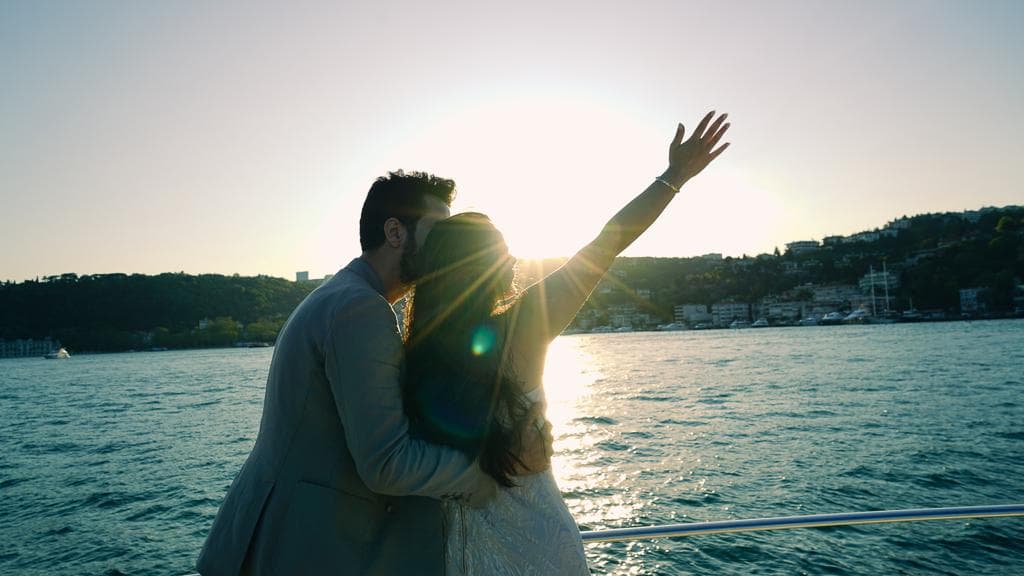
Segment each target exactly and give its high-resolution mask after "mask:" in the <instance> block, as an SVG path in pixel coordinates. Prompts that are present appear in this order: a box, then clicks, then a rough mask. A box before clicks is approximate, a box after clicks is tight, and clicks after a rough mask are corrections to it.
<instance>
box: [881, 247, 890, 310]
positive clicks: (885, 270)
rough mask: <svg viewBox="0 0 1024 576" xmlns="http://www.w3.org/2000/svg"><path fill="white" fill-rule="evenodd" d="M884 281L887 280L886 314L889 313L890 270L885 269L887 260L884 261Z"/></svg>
mask: <svg viewBox="0 0 1024 576" xmlns="http://www.w3.org/2000/svg"><path fill="white" fill-rule="evenodd" d="M882 279H883V280H885V313H886V314H888V313H889V270H888V268H886V267H885V260H882Z"/></svg>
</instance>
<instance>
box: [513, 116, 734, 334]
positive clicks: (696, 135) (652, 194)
mask: <svg viewBox="0 0 1024 576" xmlns="http://www.w3.org/2000/svg"><path fill="white" fill-rule="evenodd" d="M714 115H715V113H714V112H709V113H708V114H707V115H706V116H704V118H703V119H702V120H701V121H700V124H698V125H697V129H696V130H694V131H693V133H692V134H691V135H690V137H689V138H687V139H685V140H684V137H685V131H686V130H685V128H684V127H683V125H682V124H680V125H679V127H678V128H677V129H676V134H675V137H674V138H672V143H671V144H670V145H669V149H668V169H667V170H665V172H664V173H663V174H662V175H661V176H659V177H658V178H655V180H654V182H653V183H652V184H651V185H650V186H648V187H647V189H646V190H644V191H643V192H641V193H640V195H639V196H637V197H636V198H634V199H633V200H632V201H630V203H629V204H626V206H625V207H623V208H622V209H621V210H619V212H618V213H617V214H616V215H615V216H613V217H612V219H611V220H609V221H608V223H607V224H605V226H604V228H603V229H602V230H601V233H600V234H598V236H597V238H595V239H594V240H593V241H592V242H591V243H590V244H587V245H586V246H585V247H584V248H583V249H582V250H580V251H579V252H578V253H576V255H575V256H573V257H572V258H571V259H569V261H568V262H566V264H565V265H564V266H562V267H561V268H559V269H558V270H556V271H555V272H552V273H551V274H549V275H548V276H547V277H545V278H544V279H543V280H541V281H540V282H538V283H537V284H534V285H533V286H530V287H529V288H528V289H527V290H526V292H525V294H524V295H523V299H522V300H521V306H522V309H521V311H520V314H519V322H520V323H521V325H522V326H523V327H526V326H529V325H533V327H534V330H528V331H529V332H533V334H531V335H530V336H529V337H530V338H533V339H537V338H545V339H546V340H547V341H550V340H552V339H554V338H555V337H556V336H558V334H559V333H560V332H561V331H562V330H564V329H565V327H566V326H568V324H569V322H571V321H572V319H573V317H574V316H575V315H576V312H577V311H579V309H580V306H582V305H583V303H584V302H586V300H587V298H588V297H589V296H590V293H591V292H592V291H593V290H594V287H595V286H597V283H598V282H599V281H600V280H601V277H602V276H604V274H605V272H607V271H608V268H609V267H610V266H611V265H612V262H613V261H614V260H615V257H616V256H618V255H619V254H620V253H621V252H622V251H623V250H625V249H626V248H627V247H628V246H629V245H630V244H632V243H633V241H634V240H636V239H637V238H639V237H640V235H641V234H643V233H644V231H646V230H647V229H648V228H649V227H650V226H651V224H653V223H654V221H655V220H657V219H658V217H659V216H661V213H662V212H663V211H664V210H665V207H666V206H668V204H669V202H671V201H672V199H673V198H674V197H675V195H676V194H677V193H678V192H679V189H680V188H681V187H682V186H683V184H685V183H686V182H687V181H688V180H690V178H693V177H694V176H696V175H697V174H699V173H700V172H701V170H703V169H704V168H705V167H706V166H707V165H708V164H709V163H711V161H712V160H714V159H715V158H717V157H718V156H719V155H720V154H721V153H722V152H724V151H725V149H726V148H728V147H729V144H728V143H726V144H722V145H721V146H719V147H717V148H716V146H717V145H718V142H719V141H720V140H721V139H722V136H723V135H724V134H725V132H726V130H728V129H729V124H728V123H725V119H726V117H727V116H728V115H727V114H722V115H720V116H718V118H716V119H714V121H713V122H712V118H714ZM537 332H541V334H537ZM545 343H546V342H545Z"/></svg>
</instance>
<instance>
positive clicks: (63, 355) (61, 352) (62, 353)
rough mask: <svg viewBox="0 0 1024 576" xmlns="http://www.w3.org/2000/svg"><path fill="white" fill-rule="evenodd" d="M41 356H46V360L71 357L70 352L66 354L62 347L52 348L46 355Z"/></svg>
mask: <svg viewBox="0 0 1024 576" xmlns="http://www.w3.org/2000/svg"><path fill="white" fill-rule="evenodd" d="M43 358H46V359H47V360H66V359H68V358H71V354H68V351H67V350H65V349H64V348H63V347H62V348H60V349H59V350H54V351H53V352H50V353H49V354H47V355H46V356H43Z"/></svg>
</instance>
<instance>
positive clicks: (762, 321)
mask: <svg viewBox="0 0 1024 576" xmlns="http://www.w3.org/2000/svg"><path fill="white" fill-rule="evenodd" d="M769 326H770V325H769V324H768V319H767V318H758V319H757V320H756V321H755V322H754V323H753V324H751V325H750V327H751V328H768V327H769Z"/></svg>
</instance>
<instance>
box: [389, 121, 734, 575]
mask: <svg viewBox="0 0 1024 576" xmlns="http://www.w3.org/2000/svg"><path fill="white" fill-rule="evenodd" d="M713 117H714V112H711V113H709V114H708V115H707V116H705V117H704V118H703V120H701V122H700V124H699V125H698V126H697V129H696V130H695V131H694V132H693V134H692V135H691V136H690V138H688V139H686V140H684V139H683V138H684V128H683V125H682V124H680V125H679V127H678V129H677V131H676V135H675V138H673V140H672V143H671V145H670V146H669V167H668V169H667V170H666V171H665V172H664V173H663V174H662V175H661V176H660V177H658V178H656V179H655V181H654V182H653V183H652V184H651V185H650V186H648V187H647V189H646V190H644V191H643V192H642V193H641V194H640V195H639V196H637V197H636V198H634V199H633V200H632V201H631V202H630V203H629V204H627V205H626V206H625V207H624V208H623V209H622V210H620V211H619V213H618V214H616V215H615V216H614V217H613V218H612V219H611V220H610V221H609V222H608V224H607V225H606V226H605V227H604V229H603V230H602V231H601V233H600V234H599V235H598V237H597V238H596V239H595V240H594V241H593V242H591V243H590V244H588V245H587V246H586V247H584V248H583V249H582V250H580V251H579V253H577V254H576V255H575V256H573V257H572V258H571V259H570V260H569V261H568V262H567V263H566V264H565V265H564V266H562V267H561V268H559V269H558V270H556V271H555V272H553V273H551V274H550V275H548V276H546V277H545V278H544V279H543V280H541V281H540V282H538V283H536V284H534V285H532V286H530V287H529V288H527V289H526V290H524V291H522V292H520V293H516V292H515V290H514V288H513V286H514V277H515V259H514V258H513V257H511V256H509V254H508V248H507V247H506V245H505V241H504V239H503V238H502V236H501V233H500V232H499V231H498V230H497V229H496V228H495V227H494V226H493V224H491V222H490V220H489V219H488V218H487V217H486V216H484V215H482V214H475V213H466V214H458V215H456V216H453V217H451V218H449V219H447V220H444V221H442V222H438V223H437V224H435V225H434V227H433V229H432V230H431V232H430V234H429V235H428V237H427V239H426V241H425V242H424V244H423V246H422V247H421V248H420V250H419V252H418V254H417V265H418V267H419V272H420V274H421V279H420V280H419V281H418V282H417V285H416V289H415V291H414V293H413V294H412V295H410V297H409V298H408V301H407V305H406V314H405V322H406V330H405V331H404V333H405V338H406V359H407V374H406V380H405V383H404V393H405V406H406V411H407V412H408V413H409V416H410V420H411V421H412V423H413V429H414V431H416V432H417V433H419V434H421V435H423V436H425V437H426V438H428V439H430V440H431V441H434V442H439V443H445V444H449V445H451V446H455V447H456V448H459V449H461V450H463V451H465V452H466V453H467V454H469V455H471V456H472V457H475V458H478V460H479V463H480V467H481V468H482V469H483V470H484V471H485V472H487V473H488V474H490V475H491V476H492V477H493V478H494V479H495V480H496V481H497V482H498V483H499V484H500V485H501V486H502V487H503V488H502V489H499V490H498V493H497V495H496V497H495V498H494V499H493V500H491V501H490V502H489V503H487V504H486V505H485V506H484V507H482V508H471V507H468V506H465V505H463V504H461V503H460V502H458V501H457V500H447V501H445V502H444V504H443V506H444V512H445V513H444V517H445V532H446V534H445V536H446V540H445V541H446V545H445V546H446V549H445V558H446V565H447V571H448V573H449V574H455V575H462V574H465V575H470V574H471V575H489V574H523V575H526V574H542V575H548V574H559V575H573V574H588V573H589V570H588V569H587V563H586V558H585V556H584V553H583V544H582V541H581V540H580V533H579V529H578V528H577V526H576V523H575V521H574V520H573V518H572V516H571V515H570V513H569V510H568V508H567V507H566V505H565V502H564V501H563V500H562V496H561V493H560V491H559V489H558V485H557V484H556V483H555V479H554V476H553V475H552V473H551V471H550V470H547V471H544V472H542V473H536V474H531V473H530V471H529V470H525V469H523V467H522V466H521V464H520V463H519V462H518V460H517V459H516V456H515V454H517V453H518V446H517V442H518V439H519V437H520V434H521V431H522V430H523V427H525V426H542V425H543V422H536V421H532V417H531V415H530V414H531V413H536V410H533V411H532V412H531V408H534V406H535V405H536V404H537V403H541V404H542V403H543V402H544V398H543V389H542V387H541V380H542V376H543V371H544V359H545V354H546V353H547V347H548V344H550V343H551V341H552V340H554V338H555V337H556V336H558V334H559V333H560V332H561V331H562V330H563V329H565V327H566V326H567V325H568V324H569V323H570V322H571V321H572V319H573V317H574V316H575V314H576V312H577V311H578V310H579V308H580V307H581V306H582V305H583V303H584V302H585V301H586V299H587V297H588V296H589V295H590V293H591V291H592V290H593V289H594V287H595V286H596V285H597V283H598V281H600V279H601V277H602V276H603V275H604V273H605V272H606V271H607V270H608V268H609V267H610V266H611V264H612V261H613V260H614V258H615V257H616V256H617V255H618V254H619V253H620V252H622V250H624V249H625V248H626V247H627V246H629V245H630V244H631V243H632V242H633V241H634V240H636V238H637V237H638V236H639V235H640V234H641V233H643V232H644V231H645V230H646V229H647V228H648V227H649V226H650V225H651V224H652V223H653V222H654V221H655V220H656V219H657V218H658V216H659V215H660V214H661V213H662V211H663V210H664V209H665V207H666V206H668V204H669V202H670V201H671V200H672V199H673V198H674V197H675V195H676V193H677V192H678V191H679V188H680V187H681V186H682V185H683V184H684V183H685V182H686V181H687V180H689V179H690V178H692V177H693V176H695V175H696V174H697V173H699V172H700V171H701V170H703V169H704V167H705V166H707V165H708V163H710V162H711V161H712V160H714V159H715V158H716V157H717V156H718V155H719V154H721V153H722V151H724V150H725V148H727V147H728V144H723V145H722V146H720V147H717V148H716V146H717V144H718V142H719V140H720V139H721V138H722V135H723V134H724V133H725V131H726V130H727V129H728V128H729V124H727V123H725V118H726V116H725V115H724V114H723V115H721V116H719V117H718V118H717V119H714V121H712V118H713Z"/></svg>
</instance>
